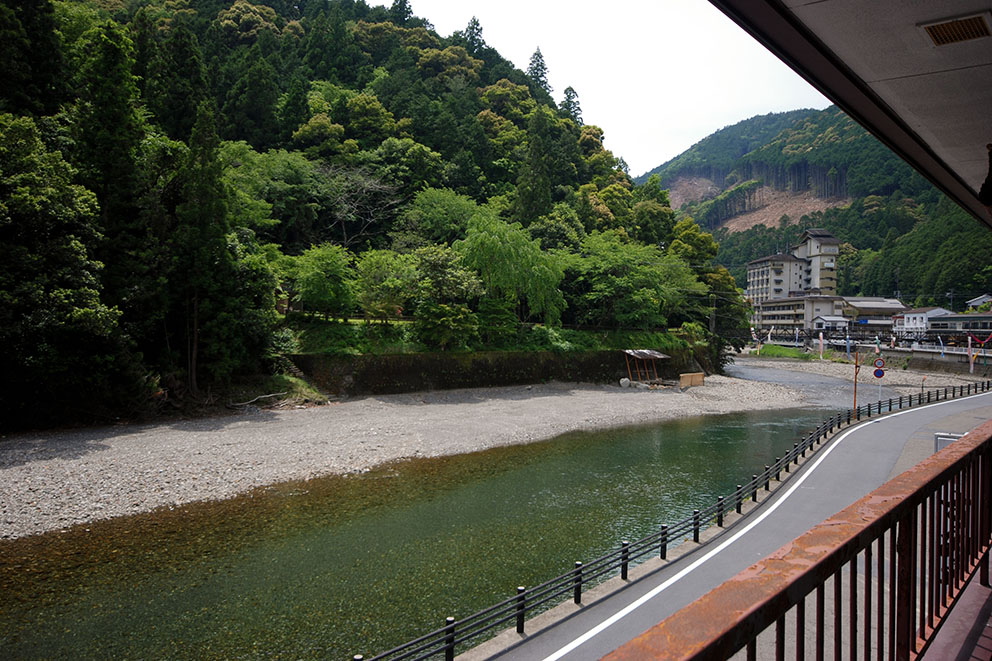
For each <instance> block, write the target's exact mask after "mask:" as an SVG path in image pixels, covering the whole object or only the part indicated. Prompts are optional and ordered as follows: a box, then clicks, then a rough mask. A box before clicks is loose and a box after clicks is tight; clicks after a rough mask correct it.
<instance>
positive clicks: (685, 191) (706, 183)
mask: <svg viewBox="0 0 992 661" xmlns="http://www.w3.org/2000/svg"><path fill="white" fill-rule="evenodd" d="M719 194H720V188H719V187H718V186H717V185H716V184H715V183H713V180H711V179H707V178H706V177H679V178H678V179H676V180H675V182H674V183H673V184H672V185H671V187H670V188H669V189H668V200H669V201H670V202H671V203H672V208H673V209H680V208H681V207H682V205H683V204H685V203H686V202H698V201H699V200H702V199H703V198H710V197H716V196H717V195H719Z"/></svg>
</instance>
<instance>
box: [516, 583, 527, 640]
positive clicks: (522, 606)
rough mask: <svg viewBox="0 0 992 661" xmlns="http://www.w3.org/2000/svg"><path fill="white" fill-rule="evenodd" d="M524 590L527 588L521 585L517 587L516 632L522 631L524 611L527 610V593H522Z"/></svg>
mask: <svg viewBox="0 0 992 661" xmlns="http://www.w3.org/2000/svg"><path fill="white" fill-rule="evenodd" d="M526 591H527V588H525V587H524V586H522V585H521V586H518V587H517V633H523V632H524V613H526V612H527V606H526V601H527V595H525V594H524V592H526Z"/></svg>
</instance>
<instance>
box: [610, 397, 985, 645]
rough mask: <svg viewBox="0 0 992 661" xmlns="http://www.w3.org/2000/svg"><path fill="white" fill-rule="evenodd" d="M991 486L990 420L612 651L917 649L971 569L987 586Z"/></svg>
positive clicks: (929, 635) (928, 640)
mask: <svg viewBox="0 0 992 661" xmlns="http://www.w3.org/2000/svg"><path fill="white" fill-rule="evenodd" d="M983 385H985V384H983ZM990 497H992V422H987V423H985V424H984V425H982V426H981V427H979V428H977V429H975V430H973V431H972V432H971V433H969V434H967V435H965V436H964V438H962V439H961V440H959V441H958V442H956V443H954V444H953V445H951V446H948V447H947V448H945V449H944V450H942V451H941V452H940V453H938V454H936V455H933V456H932V457H930V458H929V459H926V460H924V461H923V462H921V463H920V464H918V465H917V466H915V467H914V468H911V469H910V470H908V471H906V472H904V473H902V474H901V475H899V476H898V477H896V478H894V479H892V480H890V481H889V482H887V483H886V484H884V485H882V486H881V487H879V488H878V489H876V490H875V491H873V492H872V493H870V494H868V495H867V496H865V497H864V498H862V499H861V500H859V501H858V502H856V503H854V504H853V505H851V506H850V507H847V508H846V509H844V510H842V511H840V512H839V513H837V514H835V515H834V516H832V517H830V518H829V519H827V520H826V521H824V522H823V523H821V524H820V525H818V526H816V527H815V528H813V529H812V530H810V531H809V532H807V533H806V534H804V535H802V536H800V537H798V538H797V539H795V540H793V541H792V542H790V543H789V544H788V545H786V546H784V547H782V548H781V549H779V550H778V551H776V552H775V553H773V554H772V555H770V556H768V557H767V558H766V559H764V560H762V561H761V562H759V563H758V564H756V565H754V566H752V567H750V568H748V569H747V570H745V571H743V572H741V573H740V574H738V575H737V576H735V577H734V578H732V579H730V580H729V581H727V582H725V583H724V584H722V585H720V586H719V587H717V588H715V589H714V590H712V591H711V592H709V593H708V594H706V595H704V596H703V597H701V598H700V599H697V600H696V601H695V602H693V603H692V604H690V605H689V606H686V607H685V608H683V609H682V610H681V611H679V612H678V613H675V614H674V615H672V616H671V617H669V618H668V619H666V620H665V621H663V622H662V623H660V624H658V625H656V626H655V627H653V628H652V629H649V630H648V631H647V632H645V633H644V634H642V635H641V636H640V637H638V638H636V639H634V640H632V641H630V642H629V643H627V644H625V645H624V646H622V647H620V648H619V649H617V650H615V651H614V652H613V653H612V654H611V655H609V656H608V657H607V658H608V659H611V660H612V661H621V660H626V659H643V658H652V659H707V660H709V659H726V658H729V657H730V656H732V655H734V654H735V653H738V652H741V651H742V650H743V652H744V654H745V655H746V658H747V659H756V658H757V657H758V656H759V652H760V655H761V657H762V658H765V657H767V658H771V657H773V656H774V658H776V659H783V658H785V656H786V654H788V655H789V656H790V657H793V656H794V658H797V659H802V658H805V656H806V648H807V646H809V647H811V648H812V649H813V652H814V656H815V658H817V659H822V658H824V657H825V656H827V657H832V658H836V659H840V658H848V659H858V658H864V659H872V658H875V659H879V660H880V661H881V660H882V659H900V660H902V659H915V658H918V657H920V656H922V655H923V654H924V653H925V652H926V649H927V646H928V645H929V644H930V643H931V642H932V641H933V638H934V636H935V634H936V632H937V630H938V629H939V628H940V626H941V623H942V622H943V620H944V618H945V617H946V615H947V613H948V612H949V610H950V609H951V608H952V607H953V605H954V602H955V600H956V598H957V597H958V595H959V594H960V593H961V592H962V591H963V590H964V588H965V587H966V586H967V584H968V582H969V581H970V580H971V579H972V578H973V577H974V575H975V573H976V572H977V573H978V574H979V580H980V582H981V584H982V585H985V586H988V585H989V557H988V552H989V546H990V541H992V509H990V503H992V501H990ZM807 602H812V603H813V607H812V608H810V609H807ZM772 625H774V627H772ZM790 632H791V634H792V635H790Z"/></svg>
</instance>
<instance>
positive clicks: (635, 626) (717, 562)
mask: <svg viewBox="0 0 992 661" xmlns="http://www.w3.org/2000/svg"><path fill="white" fill-rule="evenodd" d="M989 419H992V393H984V394H981V395H973V396H970V397H965V398H961V399H955V400H948V401H942V402H940V403H936V404H932V405H929V406H925V407H920V408H916V409H909V410H904V411H900V412H897V413H893V414H891V415H886V416H883V417H880V418H874V419H871V420H867V421H864V422H863V423H861V424H860V425H858V426H855V427H851V428H847V429H845V430H843V431H841V432H839V433H838V434H836V435H835V436H834V437H833V438H832V439H831V440H830V441H829V442H828V443H827V444H826V445H825V446H824V447H823V448H822V449H821V450H820V451H819V452H818V453H817V454H816V455H814V456H813V457H812V458H811V459H809V460H808V461H807V462H806V464H804V465H803V466H802V467H801V468H800V469H799V470H797V471H796V472H795V475H793V476H792V478H791V480H789V481H788V482H786V484H785V485H783V488H782V489H780V490H778V491H777V492H776V493H775V494H774V495H772V496H771V497H769V498H768V499H767V500H766V501H764V502H762V503H760V504H759V505H758V506H755V507H753V508H752V509H751V510H749V511H745V512H744V514H743V516H742V518H741V520H740V521H738V522H737V524H736V525H733V526H732V527H730V528H729V529H719V528H716V529H713V528H711V529H710V530H709V531H707V532H708V535H704V536H703V538H702V540H701V542H702V544H701V545H695V544H692V543H687V544H683V545H682V547H680V549H679V550H678V553H671V554H670V555H669V558H670V560H669V561H668V562H662V561H660V560H656V561H652V562H649V563H645V564H644V565H642V566H641V567H639V568H638V569H637V571H636V572H635V571H632V572H631V576H630V580H628V581H627V582H621V581H620V580H619V579H614V580H612V581H610V582H609V583H608V584H604V585H603V586H600V587H599V588H598V589H596V590H591V591H590V592H589V593H588V594H587V595H584V596H583V598H584V604H583V605H582V606H575V605H573V604H563V605H562V606H559V607H558V608H556V609H553V610H552V611H549V612H548V613H545V614H543V615H541V616H538V617H536V618H534V619H532V620H530V621H529V622H528V633H527V634H524V635H521V634H517V633H516V632H515V631H508V632H504V633H503V634H501V635H500V636H498V637H497V638H495V639H493V640H491V641H489V642H488V643H485V644H483V645H481V646H479V647H477V648H475V649H474V650H471V651H469V652H467V653H466V654H464V655H462V658H465V659H469V660H472V659H483V658H498V659H527V660H531V659H546V660H552V659H562V658H564V659H590V658H599V657H601V656H603V655H604V654H606V653H608V652H610V651H611V650H613V649H615V648H616V647H618V646H619V645H621V644H623V643H624V642H626V641H628V640H630V639H632V638H634V637H636V636H637V635H639V634H640V633H642V632H643V631H645V630H646V629H648V628H650V627H651V626H653V625H654V624H656V623H658V622H659V621H661V620H662V619H664V618H665V617H667V616H668V615H670V614H671V613H674V612H676V611H677V610H679V609H681V608H682V607H683V606H685V605H687V604H688V603H691V602H692V601H694V600H695V599H697V598H698V597H699V596H701V595H702V594H704V593H705V592H708V591H709V590H710V589H711V588H713V587H715V586H716V585H719V584H720V583H722V582H724V581H725V580H727V579H729V578H731V577H732V576H734V575H736V574H737V573H738V572H739V571H741V570H742V569H745V568H747V567H748V566H750V565H751V564H753V563H755V562H757V561H758V560H760V559H761V558H763V557H765V556H766V555H768V554H769V553H771V552H772V551H774V550H776V549H778V548H779V547H781V546H782V545H784V544H786V543H788V542H789V541H791V540H792V539H794V538H795V537H797V536H798V535H800V534H802V533H803V532H805V531H807V530H808V529H810V528H811V527H813V526H814V525H816V524H818V523H819V522H821V521H822V520H824V519H825V518H827V517H829V516H830V515H832V514H834V513H835V512H837V511H839V510H841V509H843V508H844V507H847V506H848V505H850V504H851V503H853V502H855V501H856V500H858V499H859V498H861V497H862V496H864V495H865V494H867V493H869V492H870V491H872V490H874V489H875V488H877V487H878V486H880V485H881V484H883V483H884V482H886V481H887V480H888V479H890V478H891V477H892V476H894V475H896V474H898V473H900V472H902V470H904V469H905V468H908V467H910V466H912V465H915V463H917V462H918V461H920V460H921V459H923V458H925V457H926V456H929V454H931V453H932V452H933V442H934V441H933V438H934V436H933V434H934V432H936V431H943V432H955V433H963V432H967V431H969V430H970V429H972V428H974V427H976V426H978V425H979V424H981V423H982V422H985V421H986V420H989ZM965 658H967V657H965Z"/></svg>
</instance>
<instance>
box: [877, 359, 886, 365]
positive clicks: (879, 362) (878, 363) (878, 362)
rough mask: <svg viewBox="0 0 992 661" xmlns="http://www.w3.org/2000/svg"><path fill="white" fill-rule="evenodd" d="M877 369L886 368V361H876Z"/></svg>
mask: <svg viewBox="0 0 992 661" xmlns="http://www.w3.org/2000/svg"><path fill="white" fill-rule="evenodd" d="M875 367H885V361H884V360H882V359H881V358H876V359H875Z"/></svg>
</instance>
